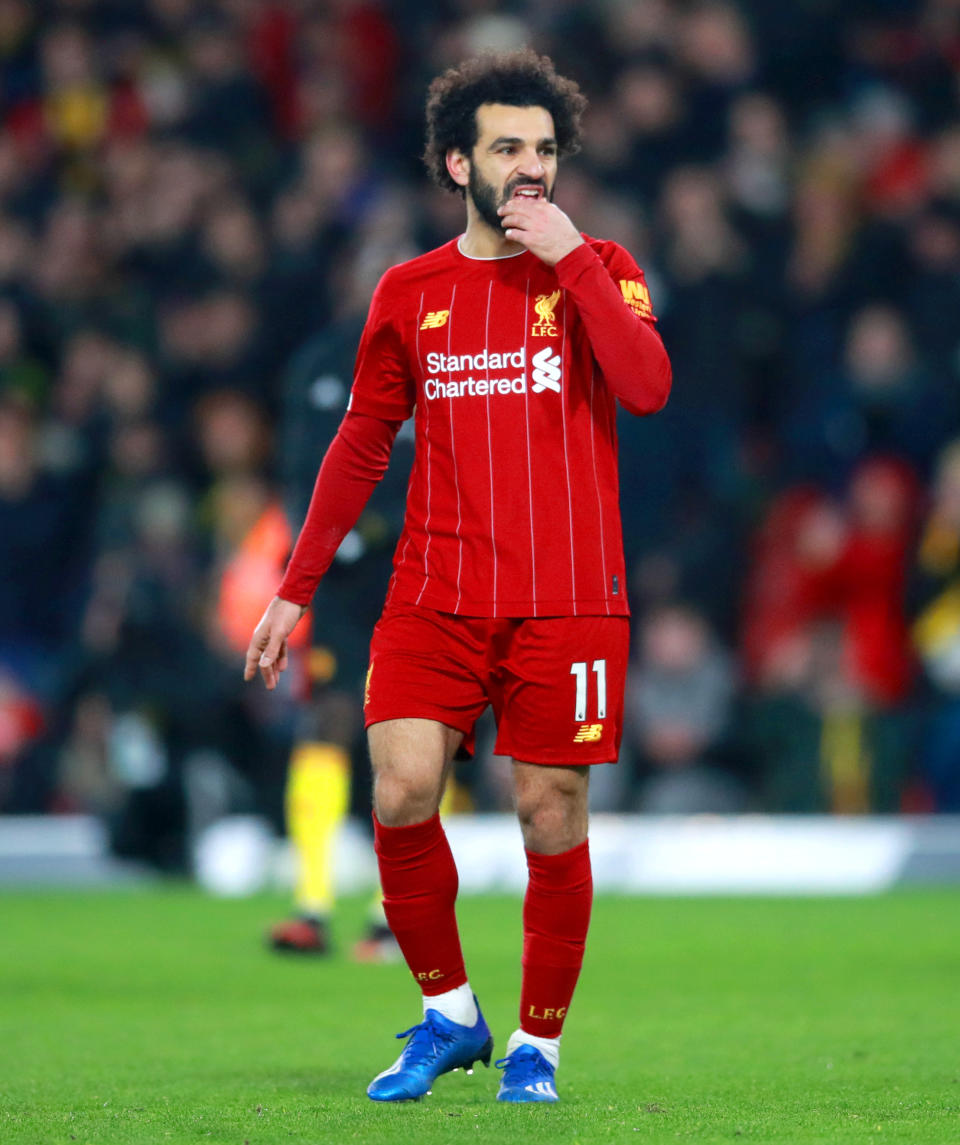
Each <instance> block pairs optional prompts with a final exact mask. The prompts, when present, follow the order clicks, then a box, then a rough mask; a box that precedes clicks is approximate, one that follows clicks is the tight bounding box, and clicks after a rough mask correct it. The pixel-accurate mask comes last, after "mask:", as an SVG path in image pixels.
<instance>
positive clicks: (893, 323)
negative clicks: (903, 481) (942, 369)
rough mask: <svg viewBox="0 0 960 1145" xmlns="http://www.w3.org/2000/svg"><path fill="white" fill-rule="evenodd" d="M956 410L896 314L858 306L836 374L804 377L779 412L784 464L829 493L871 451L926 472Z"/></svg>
mask: <svg viewBox="0 0 960 1145" xmlns="http://www.w3.org/2000/svg"><path fill="white" fill-rule="evenodd" d="M957 413H958V406H957V400H956V397H955V396H953V395H951V394H950V387H949V386H947V385H945V384H944V379H943V377H942V376H939V377H938V376H937V375H936V374H933V373H932V372H931V371H930V370H929V369H927V368H926V367H925V366H924V364H923V363H922V362H921V361H920V360H919V359H918V356H917V352H916V348H915V346H914V342H913V339H912V337H911V334H910V331H909V330H908V328H907V324H906V321H905V319H904V317H903V315H902V314H901V313H900V312H899V311H897V310H895V309H893V308H891V307H889V306H883V305H870V306H866V307H864V308H863V309H861V310H859V311H858V312H857V313H856V314H855V315H854V316H853V318H852V320H851V322H850V325H849V327H848V330H847V335H846V341H845V345H844V352H843V364H842V369H841V371H839V372H838V373H835V374H831V375H827V376H824V377H822V378H820V379H816V378H813V379H810V381H809V382H808V385H807V387H806V392H804V393H802V394H799V395H798V397H797V400H796V403H795V404H794V405H793V407H792V408H791V409H790V410H788V412H787V415H786V416H787V424H786V425H785V427H784V438H785V442H786V443H787V446H788V449H789V450H790V460H789V462H788V465H789V468H790V471H791V472H793V473H794V474H796V475H797V476H800V477H803V478H809V479H813V480H817V481H819V482H821V483H822V484H823V485H825V486H826V487H827V488H830V489H834V490H839V489H841V488H842V487H843V484H844V482H845V481H846V480H847V478H848V477H849V476H850V474H851V472H852V470H853V468H854V467H855V466H856V464H857V463H858V462H859V461H860V460H861V459H862V458H864V457H866V456H867V455H869V454H871V453H877V452H883V453H888V454H891V455H893V456H896V457H899V458H901V459H903V460H904V461H905V462H908V463H909V464H910V465H911V466H912V467H914V468H915V469H917V470H918V471H920V472H921V473H923V474H926V473H927V471H928V469H929V458H930V457H931V456H932V451H935V450H936V449H937V448H938V447H939V445H940V444H942V442H943V441H944V440H945V438H946V437H947V436H949V434H950V432H951V430H952V427H953V426H954V425H955V424H956V418H957Z"/></svg>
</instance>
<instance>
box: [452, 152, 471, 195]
mask: <svg viewBox="0 0 960 1145" xmlns="http://www.w3.org/2000/svg"><path fill="white" fill-rule="evenodd" d="M447 172H448V173H449V175H450V178H451V179H452V180H453V181H454V183H456V184H457V186H458V187H466V185H467V184H468V183H469V182H470V159H469V157H468V156H466V155H464V153H463V152H462V151H456V150H450V151H448V152H447Z"/></svg>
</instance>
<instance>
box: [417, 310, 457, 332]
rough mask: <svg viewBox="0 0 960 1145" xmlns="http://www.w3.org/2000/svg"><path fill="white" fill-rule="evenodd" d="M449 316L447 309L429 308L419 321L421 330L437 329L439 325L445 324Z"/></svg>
mask: <svg viewBox="0 0 960 1145" xmlns="http://www.w3.org/2000/svg"><path fill="white" fill-rule="evenodd" d="M449 317H450V311H449V310H431V311H430V312H429V313H428V314H427V316H426V318H424V320H423V321H422V322H421V323H420V329H421V330H439V328H440V327H441V326H446V324H447V319H448V318H449Z"/></svg>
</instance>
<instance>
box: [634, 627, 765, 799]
mask: <svg viewBox="0 0 960 1145" xmlns="http://www.w3.org/2000/svg"><path fill="white" fill-rule="evenodd" d="M734 688H735V678H734V671H733V666H732V664H731V661H730V658H729V657H728V656H727V655H726V654H725V653H724V652H723V651H722V650H721V649H720V648H719V647H717V645H716V643H715V641H714V639H713V637H712V636H711V633H710V630H709V628H708V626H707V624H706V621H705V620H704V619H703V617H702V616H700V615H699V614H698V613H697V612H695V611H694V610H692V609H690V608H687V607H685V606H682V605H667V606H664V607H662V608H660V609H658V610H656V611H655V612H653V613H652V614H651V615H650V616H648V617H646V618H645V620H644V621H643V624H642V625H641V629H640V639H639V646H638V655H637V663H636V666H635V668H634V670H633V672H632V675H631V677H630V680H629V682H628V686H627V706H626V713H627V714H626V717H625V718H626V722H627V725H628V727H629V728H630V729H631V730H630V740H631V742H632V745H633V747H634V749H635V751H636V753H637V757H638V759H637V762H638V767H639V771H640V777H641V781H640V788H639V793H638V797H637V805H638V808H639V809H640V810H642V811H647V812H650V813H654V814H677V813H681V814H696V813H698V812H722V811H737V810H740V809H741V808H742V807H743V806H744V802H745V793H744V791H743V789H742V788H741V786H740V784H739V783H738V782H737V781H736V780H735V779H734V778H733V777H732V776H731V775H730V774H728V773H725V772H724V771H723V770H722V769H720V768H718V767H717V762H718V758H717V752H718V750H719V748H720V747H721V745H722V742H723V737H724V736H725V735H726V734H727V732H728V731H729V722H730V717H731V703H732V700H733V694H734Z"/></svg>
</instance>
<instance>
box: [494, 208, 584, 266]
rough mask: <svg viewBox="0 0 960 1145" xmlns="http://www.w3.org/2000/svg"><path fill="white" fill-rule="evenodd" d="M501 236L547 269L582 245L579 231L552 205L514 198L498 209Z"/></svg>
mask: <svg viewBox="0 0 960 1145" xmlns="http://www.w3.org/2000/svg"><path fill="white" fill-rule="evenodd" d="M497 213H498V214H499V215H500V218H501V220H502V224H503V233H504V234H505V235H506V236H507V238H508V239H510V240H511V241H512V242H515V243H520V244H521V245H522V246H525V247H526V248H527V250H528V251H530V252H531V253H532V254H535V255H536V256H537V258H539V259H540V260H541V261H542V262H545V263H546V264H547V266H556V265H557V263H558V262H559V261H560V259H562V258H563V257H564V255H568V254H569V253H570V252H571V251H572V250H575V249H576V248H577V247H578V246H580V244H581V243H582V242H583V239H582V238H581V237H580V232H579V231H578V230H577V228H576V227H575V226H574V225H573V223H572V222H571V221H570V219H569V218H568V216H567V215H565V214H564V213H563V211H561V210H560V208H559V207H558V206H556V204H555V203H549V202H547V200H546V199H523V198H519V197H516V196H515V197H514V198H512V199H510V200H509V201H508V202H506V203H504V204H503V206H502V207H498V208H497Z"/></svg>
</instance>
